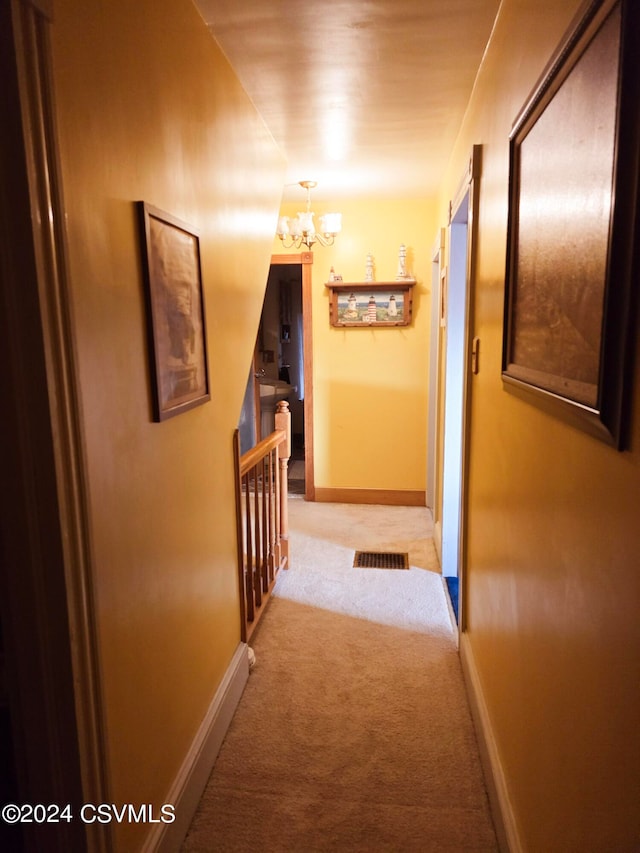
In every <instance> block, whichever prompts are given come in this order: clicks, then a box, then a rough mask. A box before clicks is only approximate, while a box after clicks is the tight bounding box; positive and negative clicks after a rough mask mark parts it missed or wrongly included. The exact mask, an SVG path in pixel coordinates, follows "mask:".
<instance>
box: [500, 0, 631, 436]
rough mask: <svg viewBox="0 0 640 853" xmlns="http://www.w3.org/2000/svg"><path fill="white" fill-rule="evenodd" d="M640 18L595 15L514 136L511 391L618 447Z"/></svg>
mask: <svg viewBox="0 0 640 853" xmlns="http://www.w3.org/2000/svg"><path fill="white" fill-rule="evenodd" d="M639 8H640V4H638V3H636V2H634V0H628V2H627V0H604V2H602V0H600V2H590V3H588V4H586V5H585V6H583V8H582V11H581V14H580V15H579V16H578V18H577V19H576V21H574V23H573V25H572V27H571V28H570V31H569V32H568V33H567V35H566V37H565V39H564V40H563V42H562V44H561V45H560V46H559V48H558V50H557V52H556V54H555V55H554V57H553V58H552V61H551V63H550V64H549V65H548V67H547V69H546V71H545V73H544V74H543V76H542V79H541V81H540V82H539V84H538V85H537V87H536V88H535V90H534V91H533V93H532V94H531V96H530V97H529V99H528V100H527V103H526V104H525V106H524V107H523V109H522V111H521V113H520V115H519V116H518V118H517V119H516V121H515V123H514V126H513V129H512V133H511V136H510V186H509V219H508V237H507V269H506V300H505V328H504V345H503V364H502V375H503V380H504V383H505V388H506V389H507V390H508V391H511V392H513V393H515V394H518V395H520V396H521V397H524V398H525V399H526V400H528V401H529V402H531V403H534V404H535V405H538V406H541V407H543V408H545V409H546V410H548V411H550V412H552V413H553V414H555V415H557V416H559V417H561V418H563V419H565V420H567V421H569V422H570V423H572V424H573V425H574V426H577V427H578V428H580V429H583V430H586V431H587V432H589V433H591V434H592V435H594V436H596V437H598V438H600V439H602V440H603V441H606V442H608V443H610V444H613V445H615V446H617V447H621V446H622V445H623V443H624V431H625V422H626V415H625V411H626V409H625V406H626V402H625V401H626V398H627V396H628V395H627V394H626V393H625V390H626V386H627V385H628V375H627V374H628V369H629V364H630V349H631V343H632V336H633V329H634V322H635V318H634V316H633V304H632V302H633V298H632V297H633V285H632V275H633V267H634V255H635V248H634V242H635V240H636V237H637V234H638V227H637V220H638V215H637V199H638V174H639V160H640V157H639V151H640V132H639V117H640V110H639V107H640V92H639V91H638V89H639V86H638V80H639V78H638V75H637V55H638V53H637V52H638V50H640V15H639V14H638V9H639ZM636 274H637V273H636Z"/></svg>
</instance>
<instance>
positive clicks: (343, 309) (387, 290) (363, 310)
mask: <svg viewBox="0 0 640 853" xmlns="http://www.w3.org/2000/svg"><path fill="white" fill-rule="evenodd" d="M414 284H415V281H414V280H413V279H404V280H403V281H386V282H385V281H373V282H371V281H369V282H342V281H340V282H336V281H330V282H327V284H326V287H328V288H329V323H330V325H331V326H334V327H342V328H352V329H370V328H393V327H398V326H408V325H410V323H411V320H412V316H413V286H414Z"/></svg>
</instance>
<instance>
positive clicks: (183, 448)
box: [52, 0, 283, 850]
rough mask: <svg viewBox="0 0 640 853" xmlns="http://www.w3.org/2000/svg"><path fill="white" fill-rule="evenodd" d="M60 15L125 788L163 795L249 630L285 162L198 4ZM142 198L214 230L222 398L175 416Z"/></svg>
mask: <svg viewBox="0 0 640 853" xmlns="http://www.w3.org/2000/svg"><path fill="white" fill-rule="evenodd" d="M52 30H53V31H52V36H53V53H54V72H55V87H56V95H57V105H58V121H59V133H60V144H61V158H62V171H63V179H64V193H65V204H66V209H67V212H68V236H69V260H70V269H71V287H72V293H73V305H72V309H73V313H74V318H75V331H76V341H75V344H76V348H77V354H78V364H79V374H80V385H81V393H82V412H81V417H82V424H83V429H84V435H85V440H86V459H87V473H88V487H89V492H90V499H91V516H90V524H91V533H92V540H93V541H92V545H93V560H94V565H95V576H94V579H93V580H94V584H95V596H96V602H97V622H98V633H99V645H100V655H101V666H102V687H103V694H104V707H105V715H106V724H107V739H108V758H109V768H108V769H109V778H110V784H111V790H110V796H111V797H112V798H113V802H115V803H154V804H161V803H163V802H165V798H166V794H167V791H168V789H169V786H170V784H171V783H172V781H173V779H174V777H175V774H176V772H177V770H178V768H179V766H180V764H181V762H182V760H183V758H184V757H185V754H186V752H187V750H188V748H189V746H190V744H191V741H192V739H193V737H194V735H195V733H196V730H197V729H198V726H199V725H200V723H201V721H202V719H203V717H204V714H205V712H206V710H207V708H208V706H209V704H210V702H211V700H212V698H213V696H214V694H215V691H216V688H217V687H218V685H219V683H220V679H221V678H222V676H223V674H224V673H225V671H226V669H227V667H228V665H229V662H230V659H231V657H232V655H233V653H234V652H235V650H236V648H237V645H238V643H239V640H240V626H239V609H238V592H237V586H238V583H237V579H236V539H235V519H234V480H233V467H232V459H233V457H232V435H233V430H234V428H235V427H236V425H237V422H238V417H239V413H240V408H241V403H242V395H243V392H244V386H245V382H246V377H247V373H248V370H249V366H250V362H251V356H252V350H253V345H254V341H255V335H256V331H257V326H258V320H259V314H260V307H261V304H262V296H263V292H264V287H265V283H266V279H267V274H268V267H269V260H270V254H271V244H272V238H273V233H274V229H275V226H276V218H277V211H278V206H279V203H280V195H281V188H282V182H283V163H282V160H281V157H280V155H279V153H278V152H277V150H276V149H275V146H274V144H273V142H272V140H271V138H270V136H269V135H268V134H267V133H266V132H265V130H264V126H263V124H262V122H261V120H260V119H259V118H258V117H257V115H256V113H255V110H254V109H253V107H252V106H251V104H250V103H249V101H248V99H247V98H246V96H245V94H244V92H243V90H242V89H241V88H240V86H239V84H238V82H237V79H236V77H235V75H234V74H233V72H232V70H231V69H230V67H229V66H228V64H227V62H226V60H225V59H224V58H223V56H222V55H221V53H220V52H219V50H218V48H217V46H216V44H215V43H214V41H213V40H212V39H211V37H210V36H209V34H208V32H207V30H206V28H205V27H204V24H203V23H202V20H201V19H200V17H199V16H198V14H197V12H196V10H195V8H194V6H193V5H192V3H191V2H189V0H140V2H136V3H130V2H127V0H110V2H109V3H103V2H99V0H87V2H84V3H77V2H75V1H74V0H59V1H58V0H57V2H56V4H55V19H54V25H53V28H52ZM137 199H144V200H146V201H148V202H150V203H152V204H154V205H156V206H158V207H160V208H161V209H163V210H166V211H169V212H170V213H172V214H173V215H175V216H178V217H179V218H181V219H183V220H184V221H186V222H188V223H190V224H191V225H192V226H194V227H195V228H197V229H198V230H199V231H200V234H201V250H202V267H203V280H204V287H205V298H206V309H207V311H206V319H207V323H208V336H209V360H210V369H211V382H212V397H213V399H212V401H211V402H209V403H207V404H205V405H203V406H201V407H199V408H196V409H194V410H192V411H190V412H187V413H185V414H182V415H180V416H178V417H175V418H172V419H171V420H169V421H166V422H165V423H162V424H156V423H152V422H151V403H150V381H149V370H148V363H147V344H146V334H145V314H144V302H143V290H142V277H141V267H140V239H139V235H138V231H137V223H136V218H135V214H134V206H133V203H134V201H135V200H137ZM243 217H251V219H252V227H251V228H249V229H247V233H248V234H249V235H250V237H248V238H245V237H244V236H243V234H242V233H240V223H241V220H242V218H243ZM144 831H145V829H144V828H143V827H136V826H133V827H127V826H125V827H123V828H119V829H118V849H122V850H125V849H126V850H133V849H137V848H138V846H139V844H140V841H141V837H142V833H144Z"/></svg>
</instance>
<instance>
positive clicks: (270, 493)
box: [233, 400, 291, 643]
mask: <svg viewBox="0 0 640 853" xmlns="http://www.w3.org/2000/svg"><path fill="white" fill-rule="evenodd" d="M275 427H276V428H275V431H274V432H272V433H271V435H269V436H267V437H266V438H264V439H263V440H262V441H260V442H259V443H258V444H256V446H255V447H252V448H251V450H248V451H247V452H246V453H243V454H242V456H240V442H239V436H238V430H236V431H235V433H234V438H233V447H234V457H235V465H236V525H237V536H238V578H239V586H240V610H241V623H240V624H241V636H242V640H243V642H245V643H248V642H249V640H250V638H251V635H252V634H253V632H254V630H255V628H256V626H257V624H258V620H259V619H260V616H261V615H262V613H263V612H264V608H265V606H266V603H267V601H268V599H269V596H270V595H271V591H272V589H273V585H274V583H275V580H276V575H277V574H278V572H279V571H280V569H282V568H289V513H288V510H287V499H288V487H287V473H288V465H289V457H290V456H291V413H290V411H289V404H288V403H287V402H286V401H284V400H283V401H281V402H280V403H278V406H277V409H276V415H275Z"/></svg>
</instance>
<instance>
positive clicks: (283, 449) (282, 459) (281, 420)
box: [275, 400, 291, 569]
mask: <svg viewBox="0 0 640 853" xmlns="http://www.w3.org/2000/svg"><path fill="white" fill-rule="evenodd" d="M275 427H276V429H281V430H283V432H284V434H285V439H284V441H283V442H282V443H281V444H279V445H278V463H279V467H280V549H281V554H282V556H283V558H284V560H283V562H284V566H285V568H287V569H288V568H289V508H288V497H289V486H288V482H287V474H288V468H289V458H290V456H291V412H290V411H289V404H288V403H287V401H286V400H280V402H279V403H278V405H277V407H276V419H275Z"/></svg>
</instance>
